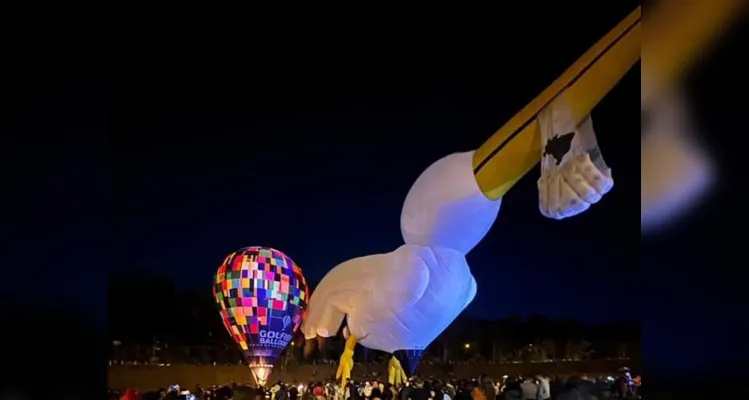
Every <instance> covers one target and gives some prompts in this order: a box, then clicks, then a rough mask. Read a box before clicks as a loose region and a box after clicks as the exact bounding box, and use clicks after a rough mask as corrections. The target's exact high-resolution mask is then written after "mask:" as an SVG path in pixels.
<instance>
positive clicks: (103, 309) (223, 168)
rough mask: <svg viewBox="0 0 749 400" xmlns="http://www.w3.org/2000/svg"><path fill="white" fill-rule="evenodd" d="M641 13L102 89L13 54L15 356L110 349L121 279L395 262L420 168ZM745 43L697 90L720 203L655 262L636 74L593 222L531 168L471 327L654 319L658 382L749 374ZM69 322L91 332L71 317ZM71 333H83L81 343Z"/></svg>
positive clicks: (333, 52)
mask: <svg viewBox="0 0 749 400" xmlns="http://www.w3.org/2000/svg"><path fill="white" fill-rule="evenodd" d="M521 3H522V4H521ZM613 3H615V4H613ZM523 4H525V5H523ZM635 6H636V2H633V1H617V2H607V4H605V5H593V4H590V3H589V4H585V5H584V6H583V5H582V4H581V5H580V6H575V5H571V4H566V3H565V4H557V3H553V2H543V11H542V12H541V10H540V9H539V6H538V4H536V3H531V2H520V3H518V4H515V6H514V7H513V8H514V9H513V10H512V12H509V11H508V12H507V13H505V14H492V13H487V16H488V17H489V18H490V19H491V21H490V22H489V21H487V22H485V23H482V22H476V23H469V22H470V21H437V20H435V21H432V22H431V23H432V24H433V25H435V26H434V28H435V29H434V30H432V29H426V28H419V29H416V28H415V27H414V26H411V27H410V28H412V30H416V32H415V33H412V34H409V35H404V36H400V37H398V40H395V41H393V40H392V39H390V40H386V38H385V37H384V36H385V35H384V34H383V35H380V36H376V37H373V38H371V39H370V40H368V41H365V40H362V39H357V40H356V41H355V43H351V42H352V40H351V39H352V38H351V37H349V35H348V34H347V31H346V30H342V31H337V32H331V36H330V37H329V38H327V39H325V40H323V39H321V38H319V37H315V38H312V37H311V36H312V35H309V36H310V37H308V36H307V35H298V36H297V37H295V39H294V40H291V41H290V42H289V43H287V44H286V45H278V44H276V43H272V42H273V41H278V40H280V33H278V32H266V33H265V34H263V35H260V34H257V35H250V34H248V36H250V37H251V39H248V40H247V43H245V44H244V46H240V47H234V48H228V49H227V48H226V47H227V46H221V45H219V44H216V43H214V42H210V41H207V40H205V39H204V38H201V40H202V41H199V40H196V41H193V42H190V41H189V40H186V44H184V45H177V44H175V43H174V42H169V41H163V42H156V41H154V43H152V44H151V46H149V47H148V48H143V49H141V50H142V51H143V52H144V54H141V55H140V56H139V57H132V58H128V57H123V60H121V61H122V62H121V63H118V64H117V68H116V70H115V72H114V73H113V74H112V75H111V76H107V78H106V79H101V77H100V75H101V71H98V72H97V65H95V64H94V63H92V64H91V65H88V66H86V67H78V66H75V67H74V66H73V65H72V64H73V63H74V62H75V61H77V60H79V59H78V58H76V55H74V54H72V53H71V52H70V50H69V49H68V48H65V50H64V51H63V50H60V49H58V50H57V51H47V50H48V49H46V48H42V47H38V48H37V47H34V48H32V49H31V50H27V51H26V53H29V54H27V55H25V56H23V57H21V56H19V57H10V56H9V60H10V59H12V60H13V62H9V63H8V64H9V65H8V66H9V70H8V71H7V72H6V74H5V76H6V77H8V78H9V79H7V80H6V81H5V82H4V84H3V87H2V88H3V91H2V93H3V96H2V97H0V101H1V102H2V103H1V104H0V167H1V168H2V171H3V175H2V178H3V181H2V183H3V190H2V192H1V193H2V199H3V205H4V211H5V212H4V214H3V216H2V218H3V219H2V223H0V234H1V235H2V236H0V239H2V241H3V243H4V246H3V247H4V248H3V249H2V251H0V265H2V266H3V267H6V268H4V270H3V278H4V279H3V281H4V283H5V285H4V287H3V289H2V292H0V294H3V295H6V296H8V295H9V296H10V299H11V300H12V302H11V301H8V302H6V301H4V302H3V304H4V305H5V306H8V305H11V306H13V305H15V306H16V307H10V308H7V310H8V311H11V312H16V314H15V315H16V316H19V315H22V316H23V318H25V319H24V320H23V322H21V323H18V324H15V325H14V323H13V322H9V323H8V325H9V326H16V327H19V329H10V330H9V331H12V332H13V333H17V339H13V340H7V343H11V344H12V346H11V347H14V348H17V349H24V351H25V352H28V350H29V349H38V350H39V351H40V355H39V356H38V357H29V356H28V354H24V358H26V359H29V360H34V361H33V362H37V361H36V360H39V359H47V358H48V357H49V353H48V347H47V346H39V343H42V341H44V342H45V343H46V342H47V341H48V340H49V332H54V333H55V335H56V336H55V338H56V339H57V340H58V342H59V343H69V342H70V341H75V340H79V341H83V342H85V343H86V344H88V343H89V342H88V341H89V339H88V336H86V334H88V335H93V334H94V333H93V332H94V331H95V330H92V329H90V327H89V326H88V325H86V324H85V323H84V322H86V323H90V322H92V321H93V322H96V323H98V327H100V328H101V327H103V326H104V325H105V324H106V320H107V284H106V282H107V275H108V274H114V273H117V272H121V273H132V272H142V273H146V274H151V275H167V276H171V277H173V278H174V279H175V280H176V282H177V284H178V285H179V287H180V288H192V289H201V288H202V289H204V290H206V291H207V290H209V284H210V283H209V282H210V280H211V277H212V274H213V273H214V272H215V270H216V268H217V267H218V265H219V263H220V262H221V261H222V259H223V258H224V256H225V255H226V254H227V253H229V252H231V251H233V250H236V249H237V248H239V247H242V246H248V245H268V246H273V247H276V248H278V249H280V250H282V251H284V252H285V253H287V254H288V255H290V256H291V257H292V258H293V259H294V260H295V261H296V262H297V263H299V264H300V265H301V266H302V268H303V269H304V271H305V273H306V275H307V277H308V279H309V280H311V281H316V280H319V279H320V278H322V276H323V275H324V274H325V272H326V271H328V270H329V269H330V268H332V267H333V266H334V265H336V264H338V263H340V262H342V261H345V260H347V259H349V258H351V257H356V256H362V255H368V254H372V253H375V252H387V251H391V250H393V249H395V248H396V247H397V246H398V245H399V244H400V243H401V240H402V239H401V237H400V230H399V215H400V209H401V204H402V201H403V200H404V197H405V195H406V193H407V191H408V189H409V187H410V185H411V184H412V183H413V181H414V180H415V179H416V177H417V176H418V175H419V174H420V173H421V172H422V171H423V170H424V168H426V167H427V166H428V165H429V164H430V163H432V162H433V161H435V160H437V159H438V158H440V157H442V156H444V155H446V154H449V153H451V152H456V151H466V150H471V149H475V148H476V147H478V146H480V145H481V143H482V142H483V141H484V140H485V139H487V138H488V137H489V136H490V135H491V134H492V133H493V132H494V131H495V130H496V129H498V128H499V127H500V126H502V124H504V123H505V122H506V121H507V120H508V119H509V118H510V117H511V116H512V115H514V113H516V112H517V111H518V110H520V109H521V108H522V107H523V106H524V105H525V104H527V102H528V101H530V100H531V99H532V98H533V97H534V96H536V95H537V94H538V93H540V92H541V91H542V90H543V89H544V88H545V87H546V86H547V85H548V84H549V83H551V82H552V81H553V80H554V79H555V78H556V77H557V76H558V75H559V74H560V73H561V72H562V71H563V70H564V69H565V68H566V67H567V66H568V65H569V64H571V63H572V62H573V61H574V60H575V59H576V58H577V57H578V56H579V55H580V54H582V53H583V52H584V51H585V50H586V49H587V48H588V47H589V46H590V45H592V44H593V43H594V42H595V41H596V40H597V39H599V38H600V37H601V36H602V35H603V34H604V33H605V32H607V31H608V30H609V29H610V28H611V27H613V26H614V25H615V24H616V23H617V22H618V21H619V20H621V19H622V18H623V17H624V16H626V15H627V14H628V13H629V12H630V11H631V10H632V9H634V8H635ZM544 16H545V17H544ZM591 16H595V17H591ZM422 22H424V23H429V21H422ZM466 23H468V25H470V26H471V28H469V29H466V28H463V27H462V26H463V25H464V24H466ZM517 24H525V25H527V26H529V27H530V26H533V29H529V30H528V32H525V31H522V30H518V29H517ZM745 26H749V24H747V25H745ZM388 29H390V28H389V27H388V28H386V29H384V30H385V31H388ZM435 31H438V32H441V33H440V34H438V33H435ZM374 32H376V31H372V35H373V36H374ZM388 32H389V31H388ZM392 33H393V35H394V36H399V32H392ZM738 34H743V35H746V34H747V32H746V28H744V29H743V33H742V32H738ZM744 37H746V36H744ZM196 43H198V44H199V45H198V44H196ZM745 43H746V40H745V39H744V38H739V39H736V40H734V41H733V43H732V44H726V45H723V46H721V48H719V49H716V50H715V52H714V53H713V54H711V55H709V56H708V57H706V58H705V61H706V63H705V64H706V65H707V66H701V67H700V68H698V73H697V74H696V75H697V76H698V78H697V79H696V83H694V82H693V83H694V84H693V85H692V86H694V87H693V88H692V89H693V90H691V91H690V92H689V93H688V94H689V95H690V96H689V97H690V100H692V102H694V104H695V105H696V106H697V107H696V110H698V113H697V114H699V115H698V117H699V120H700V121H699V122H700V123H701V133H702V134H703V139H705V141H706V142H707V143H708V144H710V145H711V146H712V148H711V151H712V152H713V155H714V158H715V159H716V161H718V164H719V165H718V166H719V168H720V173H721V179H722V180H721V181H720V183H719V185H718V187H717V188H716V189H717V190H715V191H714V192H713V195H712V196H711V197H710V200H709V202H707V203H705V205H703V206H702V207H701V208H700V209H698V210H696V212H695V213H694V214H692V215H690V218H689V219H688V220H687V221H686V222H685V223H683V224H681V225H678V226H677V227H676V228H674V229H672V230H671V231H669V232H668V234H665V235H660V236H656V237H647V238H645V240H643V243H642V245H640V243H639V242H640V235H639V223H638V220H639V217H638V214H639V210H638V208H637V206H636V204H637V197H638V191H639V177H638V174H639V169H640V168H639V165H638V162H639V157H638V151H639V142H638V141H637V139H636V138H637V132H638V131H640V130H641V127H640V107H639V91H640V88H639V84H640V82H639V81H640V79H639V74H640V68H639V64H638V65H637V66H636V67H635V69H633V70H632V71H631V72H630V74H629V75H628V76H627V77H625V79H624V80H623V81H622V82H620V84H619V85H618V86H617V87H616V88H615V89H614V90H613V91H612V92H611V93H610V94H609V95H608V96H607V97H606V98H605V99H604V101H603V102H601V103H600V105H599V106H598V107H597V108H596V109H595V110H594V112H593V122H594V126H595V128H596V131H597V133H598V139H599V142H600V145H601V149H602V152H603V155H604V158H605V160H606V162H607V163H608V164H609V165H610V166H611V167H612V169H613V175H614V179H615V187H614V189H613V190H612V191H611V192H610V193H609V194H608V195H607V196H606V197H605V198H604V199H603V200H602V202H601V203H600V204H598V205H595V206H594V207H592V208H591V209H590V210H589V211H588V212H586V213H584V214H583V215H580V216H578V217H575V218H571V219H568V220H564V221H551V220H548V219H546V218H544V217H542V216H541V215H540V214H539V212H538V210H537V197H536V196H537V192H536V185H535V181H536V179H537V178H538V170H537V169H536V170H534V171H531V172H530V173H529V174H528V176H526V178H525V179H523V180H522V181H521V182H520V183H519V184H518V185H517V186H516V187H515V188H514V189H513V190H512V191H511V192H510V193H508V195H507V196H506V198H505V199H504V200H503V204H502V209H501V211H500V214H499V217H498V220H497V222H496V223H495V225H494V227H493V229H492V231H491V232H490V234H489V235H488V237H487V238H485V239H484V241H483V242H482V243H481V244H479V246H478V247H477V248H476V249H475V250H473V251H472V252H471V253H470V254H469V255H468V260H469V264H470V265H471V268H472V271H473V274H474V276H475V277H476V280H477V283H478V295H477V297H476V299H475V300H474V302H473V303H472V304H471V305H470V307H469V308H468V310H467V313H469V314H470V315H474V316H479V317H487V318H492V317H504V316H508V315H510V314H513V313H519V314H521V315H528V314H530V313H536V312H538V313H542V314H546V315H548V316H550V317H559V316H574V317H578V318H580V319H582V320H584V321H587V322H604V321H611V320H616V319H634V318H640V313H642V317H641V319H642V326H643V353H644V354H645V356H644V357H645V359H644V363H645V364H647V367H648V374H653V373H655V372H657V371H658V370H661V367H662V370H664V371H665V370H666V369H669V370H671V371H688V370H691V371H695V370H698V369H705V368H708V367H709V368H712V369H717V368H718V366H723V365H725V363H726V361H729V362H732V363H733V364H732V365H741V366H740V367H738V368H735V369H734V370H736V371H739V370H741V371H743V370H745V369H746V368H745V367H744V366H743V364H742V363H743V360H744V359H745V358H746V352H747V346H745V343H746V337H749V333H748V332H747V331H746V328H743V327H744V326H749V325H747V324H745V323H743V322H742V321H743V319H745V318H746V315H747V314H746V295H745V293H746V287H745V286H746V277H745V276H744V275H745V274H744V271H743V268H740V265H742V264H743V260H745V257H746V255H745V251H744V248H745V246H743V245H742V243H743V241H742V240H741V239H742V238H741V237H740V235H741V233H742V232H744V231H745V230H746V222H745V219H746V218H745V216H746V204H745V203H746V202H745V200H744V199H745V198H746V196H745V194H743V192H742V189H744V188H745V185H744V184H743V182H744V181H745V177H740V178H741V179H743V180H741V179H736V178H735V177H734V176H732V171H735V172H736V173H737V174H744V172H745V170H746V155H745V151H744V152H742V151H735V150H739V149H742V147H741V146H738V145H736V144H735V143H737V141H736V140H737V138H739V137H743V136H742V135H740V134H737V133H741V132H743V131H745V130H746V121H745V120H746V118H745V115H746V110H745V108H746V107H745V102H742V101H734V100H732V99H734V97H736V96H738V95H740V94H741V93H745V92H746V91H747V85H746V84H747V80H746V71H747V70H749V65H746V63H747V60H749V58H747V57H740V55H741V54H743V53H742V52H744V51H745V47H746V45H745ZM198 48H200V49H198ZM61 49H62V47H61ZM206 49H212V50H211V51H209V52H206ZM34 54H36V56H37V57H38V56H40V55H44V57H45V59H44V60H36V59H35V58H34V57H33V56H34ZM92 54H93V53H92ZM92 54H89V55H88V56H89V57H91V56H92ZM96 54H98V53H96ZM737 55H738V56H737ZM68 64H71V65H68ZM694 88H697V89H694ZM726 90H729V91H730V93H731V94H729V95H725V94H724V93H723V92H724V91H726ZM732 150H733V151H732ZM640 269H642V271H643V273H642V274H641V273H640ZM72 310H77V311H78V312H80V311H83V312H84V313H85V316H84V317H81V318H78V317H74V316H71V314H63V313H62V312H61V311H68V312H69V311H72ZM3 311H6V309H5V308H4V309H3ZM55 318H57V319H55ZM3 321H8V320H7V319H5V314H3ZM40 321H42V322H43V323H44V324H46V325H45V326H47V327H49V328H48V329H39V326H40V325H39V323H40ZM50 321H51V322H50ZM78 325H80V328H81V329H82V330H81V331H80V332H84V334H83V335H82V334H80V332H73V331H71V332H67V330H66V328H70V329H73V328H76V327H79V326H78ZM20 328H23V329H20ZM66 334H67V335H70V336H69V337H70V339H67V338H66V337H65V336H64V335H66ZM35 335H36V336H35ZM38 335H45V337H44V338H43V339H41V338H40V339H36V338H37V336H38ZM76 338H77V339H76ZM23 340H26V341H28V342H27V343H28V345H27V346H24V345H18V344H19V343H21V342H19V341H23ZM57 349H58V350H59V351H63V350H68V349H69V350H70V351H71V352H73V351H75V350H74V346H67V345H62V346H57ZM42 353H43V354H42ZM57 355H58V358H61V359H75V358H76V357H78V354H75V355H72V353H71V355H69V356H68V355H60V354H59V353H57ZM9 358H11V357H10V356H9ZM94 364H95V363H91V365H94ZM21 370H22V369H21V368H19V371H21ZM84 375H86V374H83V375H81V374H78V375H77V376H84ZM76 379H77V378H76ZM70 381H71V382H72V381H75V379H72V380H70ZM736 382H743V380H736Z"/></svg>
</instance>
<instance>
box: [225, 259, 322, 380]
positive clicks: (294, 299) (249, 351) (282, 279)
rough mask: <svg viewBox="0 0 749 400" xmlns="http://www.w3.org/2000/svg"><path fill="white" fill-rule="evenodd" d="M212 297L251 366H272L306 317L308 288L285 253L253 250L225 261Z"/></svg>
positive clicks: (228, 329) (297, 268)
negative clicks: (254, 364)
mask: <svg viewBox="0 0 749 400" xmlns="http://www.w3.org/2000/svg"><path fill="white" fill-rule="evenodd" d="M213 295H214V299H215V300H216V304H217V306H218V309H219V313H220V315H221V319H222V321H223V322H224V326H225V327H226V329H227V331H228V332H229V334H230V335H231V336H232V339H233V340H234V341H235V342H236V343H237V345H239V347H240V348H241V349H242V351H243V352H244V354H245V358H247V361H248V363H250V365H252V364H253V363H262V364H266V365H267V364H270V365H272V363H273V360H274V359H275V358H276V357H277V356H278V355H279V354H280V353H281V351H282V350H283V349H284V348H285V347H286V345H287V344H288V342H289V341H290V340H291V335H292V334H293V332H295V331H296V330H297V329H298V328H299V324H300V323H301V321H302V319H303V318H304V313H305V310H306V305H307V300H308V299H309V289H308V287H307V283H306V281H305V279H304V276H303V275H302V270H301V268H299V266H297V265H296V264H295V263H294V262H293V261H292V260H291V259H290V258H289V257H287V256H286V255H285V254H283V253H281V252H280V251H278V250H275V249H271V248H265V247H248V248H244V249H241V250H239V251H237V252H235V253H232V254H230V255H229V256H228V257H227V258H226V259H225V260H224V263H223V264H222V265H221V266H220V267H219V269H218V272H217V273H216V276H215V279H214V285H213Z"/></svg>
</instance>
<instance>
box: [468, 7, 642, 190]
mask: <svg viewBox="0 0 749 400" xmlns="http://www.w3.org/2000/svg"><path fill="white" fill-rule="evenodd" d="M640 21H641V10H640V7H638V8H637V9H636V10H635V11H634V12H632V13H631V14H630V15H629V16H627V17H626V18H625V19H624V20H623V21H621V22H620V23H619V24H618V25H617V26H616V27H615V28H614V29H612V30H611V31H610V32H609V33H607V34H606V36H604V37H603V38H602V39H601V40H599V41H598V43H596V44H595V45H594V46H593V47H591V48H590V50H588V51H587V52H586V53H585V54H583V56H582V57H580V58H579V59H578V60H577V61H575V63H574V64H572V66H571V67H570V68H568V69H567V70H566V71H565V72H564V73H563V74H562V76H560V77H559V78H558V79H557V80H556V81H554V83H552V84H551V86H549V87H548V88H546V90H544V91H543V92H542V93H541V94H540V95H539V96H538V97H536V98H535V99H534V100H533V101H531V102H530V103H529V104H528V105H527V106H525V107H524V108H523V109H522V110H521V111H520V112H519V113H517V114H515V116H514V117H512V118H511V119H510V121H509V122H507V123H506V124H505V125H504V126H503V127H502V128H500V129H499V130H498V131H497V132H496V133H495V134H494V135H492V137H491V138H489V140H487V141H486V142H485V143H484V144H483V145H482V146H481V147H480V148H479V149H478V150H476V152H475V153H474V155H473V169H474V174H475V177H476V182H477V183H478V185H479V188H480V189H481V191H482V192H483V193H484V195H486V197H487V198H489V199H492V200H496V199H498V198H500V197H502V196H503V195H504V194H505V193H506V192H507V191H508V190H509V189H510V188H511V187H512V186H513V185H514V184H515V183H516V182H517V181H518V180H520V178H521V177H522V176H523V175H525V174H526V173H527V172H528V171H529V170H530V169H531V168H533V166H534V165H536V163H538V162H539V161H540V159H541V138H540V135H539V131H538V122H537V121H536V115H537V114H538V113H539V112H540V111H541V110H542V109H543V108H544V107H546V106H547V105H549V104H550V103H551V102H552V100H554V99H555V98H557V97H558V96H560V95H562V94H563V95H564V96H565V98H566V103H567V104H568V105H569V106H570V107H571V108H572V113H573V116H574V118H575V120H576V121H577V122H578V123H579V122H581V121H582V120H583V119H584V118H585V117H587V116H588V115H589V114H590V112H591V111H592V110H593V107H595V106H596V104H598V102H599V101H601V99H602V98H603V97H604V96H605V95H606V93H608V92H609V91H610V90H611V88H613V87H614V85H615V84H616V83H617V82H618V81H619V80H620V79H621V78H622V77H623V76H624V75H625V74H626V73H627V71H628V70H629V69H630V68H631V67H632V66H633V65H634V64H635V63H636V62H637V60H638V59H639V58H640V36H641V25H640Z"/></svg>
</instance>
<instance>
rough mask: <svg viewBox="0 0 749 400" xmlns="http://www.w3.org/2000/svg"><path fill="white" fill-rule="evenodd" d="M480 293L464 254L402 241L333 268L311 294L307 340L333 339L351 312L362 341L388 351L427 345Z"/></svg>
mask: <svg viewBox="0 0 749 400" xmlns="http://www.w3.org/2000/svg"><path fill="white" fill-rule="evenodd" d="M475 295H476V281H475V280H474V279H473V276H472V275H471V271H470V269H469V267H468V264H467V263H466V260H465V257H464V256H463V254H462V253H460V252H457V251H454V250H450V249H432V248H428V247H423V246H414V245H403V246H401V247H399V248H398V249H397V250H395V251H393V252H391V253H385V254H376V255H372V256H366V257H359V258H354V259H352V260H349V261H346V262H343V263H341V264H339V265H338V266H336V267H335V268H334V269H332V270H331V271H330V272H328V274H327V275H326V276H325V278H323V280H322V282H320V284H319V285H318V286H317V288H316V289H315V291H314V293H313V294H312V297H311V298H310V301H309V305H308V310H307V317H306V319H305V320H304V322H303V323H302V332H303V333H304V336H305V338H306V339H312V338H314V337H316V336H322V337H330V336H333V335H335V334H336V333H337V331H338V329H339V328H340V326H341V323H342V322H343V318H344V317H345V316H347V326H348V331H350V333H351V334H353V335H354V336H356V337H357V338H358V339H359V343H361V344H362V345H364V346H366V347H367V348H370V349H375V350H381V351H385V352H389V353H392V352H395V351H397V350H404V349H409V350H411V349H413V350H419V349H424V348H426V346H428V345H429V344H430V343H431V342H432V341H433V340H434V339H435V338H437V336H438V335H439V334H440V333H441V332H442V331H443V330H444V329H445V328H447V326H448V325H449V324H450V323H451V322H452V321H453V320H454V319H455V318H456V317H457V316H458V314H460V312H461V311H463V309H464V308H465V306H466V305H468V303H470V302H471V301H472V300H473V297H474V296H475Z"/></svg>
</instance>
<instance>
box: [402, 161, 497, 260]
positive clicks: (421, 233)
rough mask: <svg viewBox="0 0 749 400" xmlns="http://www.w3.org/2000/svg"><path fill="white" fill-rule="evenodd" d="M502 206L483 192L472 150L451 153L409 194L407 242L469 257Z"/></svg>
mask: <svg viewBox="0 0 749 400" xmlns="http://www.w3.org/2000/svg"><path fill="white" fill-rule="evenodd" d="M501 203H502V201H501V199H500V200H497V201H491V200H489V199H487V198H486V196H484V194H483V193H481V190H480V189H479V187H478V185H477V184H476V179H475V178H474V175H473V152H472V151H471V152H466V153H455V154H451V155H449V156H447V157H444V158H442V159H441V160H439V161H437V162H435V163H434V164H432V165H430V166H429V168H427V169H426V171H424V172H423V173H422V174H421V176H419V178H418V179H417V180H416V182H415V183H414V184H413V186H412V187H411V190H410V191H409V192H408V196H406V201H405V203H404V204H403V211H402V212H401V233H402V235H403V240H404V241H405V242H406V244H413V245H418V246H426V247H444V248H449V249H453V250H456V251H458V252H460V253H462V254H467V253H468V252H469V251H471V249H473V248H474V247H475V246H476V245H477V244H478V243H479V242H480V241H481V239H483V238H484V236H485V235H486V233H487V232H488V231H489V229H490V228H491V226H492V224H493V223H494V220H495V219H496V218H497V213H499V206H500V205H501Z"/></svg>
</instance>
